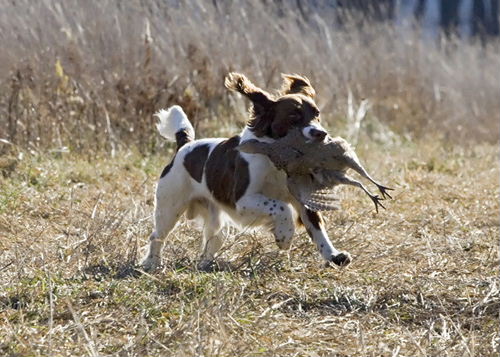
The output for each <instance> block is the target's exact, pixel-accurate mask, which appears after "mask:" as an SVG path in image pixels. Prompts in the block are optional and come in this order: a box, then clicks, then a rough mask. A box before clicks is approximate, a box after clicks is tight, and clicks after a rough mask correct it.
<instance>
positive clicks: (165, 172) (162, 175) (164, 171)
mask: <svg viewBox="0 0 500 357" xmlns="http://www.w3.org/2000/svg"><path fill="white" fill-rule="evenodd" d="M174 161H175V155H174V157H173V158H172V161H170V164H168V165H167V166H165V168H164V169H163V171H162V172H161V175H160V178H163V177H165V176H166V175H167V174H168V173H169V171H170V169H171V168H172V166H174Z"/></svg>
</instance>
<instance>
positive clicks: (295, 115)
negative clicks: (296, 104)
mask: <svg viewBox="0 0 500 357" xmlns="http://www.w3.org/2000/svg"><path fill="white" fill-rule="evenodd" d="M288 118H290V120H291V121H299V120H300V114H299V113H292V114H290V115H289V116H288Z"/></svg>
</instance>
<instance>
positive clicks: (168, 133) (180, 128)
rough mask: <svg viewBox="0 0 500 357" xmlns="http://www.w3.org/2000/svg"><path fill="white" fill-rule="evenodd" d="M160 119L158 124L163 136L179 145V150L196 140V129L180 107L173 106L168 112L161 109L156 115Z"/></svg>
mask: <svg viewBox="0 0 500 357" xmlns="http://www.w3.org/2000/svg"><path fill="white" fill-rule="evenodd" d="M155 117H157V118H158V119H160V121H159V123H158V124H156V127H157V128H158V131H159V132H160V134H161V136H163V137H164V138H165V139H167V140H170V141H174V140H175V142H176V143H177V150H179V149H180V148H181V147H182V146H184V145H185V144H187V143H189V142H190V141H193V140H194V128H193V126H192V125H191V122H190V121H189V119H188V117H187V115H186V113H184V111H183V110H182V108H181V107H180V106H178V105H173V106H171V107H170V108H168V109H167V110H165V109H160V110H159V111H158V112H156V113H155Z"/></svg>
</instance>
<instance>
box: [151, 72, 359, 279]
mask: <svg viewBox="0 0 500 357" xmlns="http://www.w3.org/2000/svg"><path fill="white" fill-rule="evenodd" d="M282 76H283V85H282V88H281V90H280V91H279V92H278V94H276V95H272V94H270V93H268V92H266V91H264V90H263V89H261V88H259V87H257V86H255V85H254V84H253V83H252V82H251V81H250V80H249V79H248V78H247V77H246V76H244V75H243V74H240V73H234V72H233V73H229V74H228V75H227V76H226V78H225V81H224V84H225V86H226V88H228V89H229V90H232V91H236V92H238V93H240V94H242V95H243V96H244V97H246V98H248V99H249V100H250V102H251V107H250V110H249V121H248V122H247V125H246V127H245V128H244V129H243V131H242V132H241V133H240V134H239V135H236V136H233V137H231V138H208V139H199V140H195V132H194V129H193V126H192V125H191V123H190V121H189V120H188V118H187V116H186V114H185V113H184V112H183V110H182V108H181V107H179V106H172V107H170V108H169V109H168V110H160V111H159V112H158V113H157V114H156V116H157V117H158V118H159V124H158V125H157V126H158V130H159V132H160V134H161V135H162V136H163V137H165V138H166V139H167V140H172V141H173V140H175V142H176V144H177V152H176V154H175V156H174V158H173V159H172V161H171V162H170V163H169V164H168V165H167V166H166V167H165V168H164V170H163V172H162V173H161V175H160V179H159V181H158V184H157V188H156V197H155V214H154V231H153V232H152V233H151V235H150V237H149V244H148V247H147V253H146V255H145V258H144V259H143V261H142V268H143V269H144V270H146V271H150V270H154V269H155V268H157V267H158V266H159V265H160V264H161V251H162V247H163V244H164V240H165V238H166V237H167V236H168V234H169V233H170V232H171V231H172V229H173V228H174V227H175V225H176V224H177V223H178V222H179V219H180V217H181V215H182V214H184V213H186V216H187V218H188V219H194V218H196V217H201V218H202V219H203V222H204V228H203V243H202V249H201V257H200V262H199V269H201V270H208V269H210V267H211V266H213V262H214V259H215V256H216V253H217V252H218V251H219V249H220V248H221V247H222V244H223V235H222V234H221V230H222V228H223V227H224V225H225V224H226V223H228V222H229V223H230V224H232V225H235V226H239V227H249V226H254V227H255V226H257V227H259V226H260V227H265V228H267V229H270V230H271V232H272V234H273V235H274V237H275V241H276V244H277V245H278V247H279V248H280V249H289V248H290V245H291V243H292V237H293V235H294V232H295V228H296V225H303V226H304V227H305V229H306V231H307V233H308V234H309V236H310V237H311V239H312V241H313V242H314V244H315V245H316V247H317V249H318V251H319V253H320V254H321V256H322V257H323V259H324V260H325V261H327V262H333V263H334V264H336V265H339V266H346V265H348V264H349V263H350V262H351V256H350V255H349V253H347V252H342V251H339V250H337V249H336V248H335V247H334V246H333V244H332V243H331V241H330V239H329V238H328V235H327V232H326V230H325V225H324V221H323V218H322V217H321V214H320V213H318V212H314V211H311V210H308V209H307V208H305V207H304V206H303V205H301V204H300V203H299V202H298V201H297V200H296V199H294V198H293V196H291V194H290V193H289V192H288V189H287V185H286V174H285V173H284V172H282V171H279V170H278V169H276V168H275V167H274V166H273V164H272V163H271V161H270V160H269V159H268V158H267V157H266V156H264V155H260V154H248V153H244V152H240V151H238V149H237V147H238V145H239V144H240V143H242V142H244V141H246V140H250V139H256V140H259V141H263V142H267V143H270V142H273V141H274V140H276V139H278V138H281V137H283V136H285V135H286V134H287V133H288V131H289V130H290V129H292V128H299V129H300V130H301V132H302V134H303V136H304V140H313V141H322V140H324V139H325V137H326V136H327V132H326V130H325V129H324V128H323V127H322V126H321V123H320V111H319V109H318V106H317V105H316V103H315V102H314V97H315V95H316V92H315V90H314V88H313V87H312V85H311V83H310V81H309V80H308V79H307V78H306V77H303V76H299V75H282ZM269 227H271V228H269Z"/></svg>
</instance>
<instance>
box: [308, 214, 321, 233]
mask: <svg viewBox="0 0 500 357" xmlns="http://www.w3.org/2000/svg"><path fill="white" fill-rule="evenodd" d="M306 214H307V218H309V221H311V224H312V225H313V227H314V228H316V229H321V226H322V225H323V217H321V214H320V213H318V212H314V211H311V210H306Z"/></svg>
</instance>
